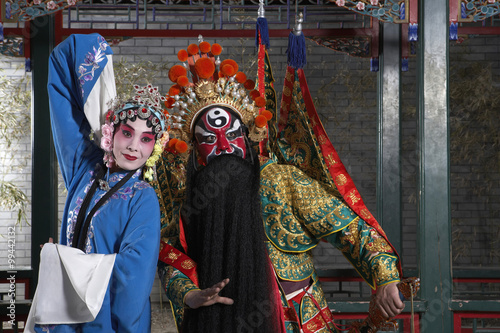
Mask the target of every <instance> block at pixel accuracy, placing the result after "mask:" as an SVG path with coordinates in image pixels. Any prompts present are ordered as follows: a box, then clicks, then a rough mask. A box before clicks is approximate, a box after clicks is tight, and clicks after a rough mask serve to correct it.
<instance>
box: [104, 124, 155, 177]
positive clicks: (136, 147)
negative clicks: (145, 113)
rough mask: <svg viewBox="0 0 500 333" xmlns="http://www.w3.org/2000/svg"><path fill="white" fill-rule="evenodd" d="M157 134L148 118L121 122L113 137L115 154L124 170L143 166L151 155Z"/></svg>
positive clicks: (118, 163)
mask: <svg viewBox="0 0 500 333" xmlns="http://www.w3.org/2000/svg"><path fill="white" fill-rule="evenodd" d="M154 145H155V136H154V134H153V132H152V130H151V128H150V127H148V126H147V125H146V120H142V119H136V121H127V122H126V123H125V124H120V125H119V127H118V128H117V130H116V132H115V135H114V137H113V156H114V158H115V161H116V164H117V166H118V167H119V168H121V169H123V170H135V169H138V168H140V167H142V166H143V165H144V164H145V163H146V161H147V159H148V158H149V156H151V154H152V152H153V149H154Z"/></svg>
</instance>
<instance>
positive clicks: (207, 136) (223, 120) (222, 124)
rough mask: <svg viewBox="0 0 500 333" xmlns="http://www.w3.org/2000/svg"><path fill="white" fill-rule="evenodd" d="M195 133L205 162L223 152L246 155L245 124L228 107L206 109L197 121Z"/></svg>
mask: <svg viewBox="0 0 500 333" xmlns="http://www.w3.org/2000/svg"><path fill="white" fill-rule="evenodd" d="M194 135H195V138H196V143H197V148H198V153H199V155H200V157H201V159H202V160H203V163H205V164H207V163H210V161H211V160H212V159H213V158H214V157H216V156H220V155H223V154H234V155H236V156H240V157H241V158H245V157H246V145H245V133H244V130H243V125H242V123H241V120H240V119H239V117H238V116H237V115H235V114H234V113H233V112H232V111H230V110H229V109H228V108H227V107H224V106H219V105H215V106H213V107H211V108H209V109H208V110H207V111H205V113H203V114H202V115H201V116H200V118H199V119H198V120H197V122H196V126H195V129H194Z"/></svg>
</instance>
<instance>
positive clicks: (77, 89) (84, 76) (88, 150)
mask: <svg viewBox="0 0 500 333" xmlns="http://www.w3.org/2000/svg"><path fill="white" fill-rule="evenodd" d="M111 54H112V52H111V49H110V47H109V45H108V44H107V43H106V41H105V40H104V38H103V37H101V36H99V35H97V34H92V35H72V36H70V37H69V38H68V39H66V40H65V41H64V42H63V43H61V44H60V45H59V46H58V47H57V48H56V49H55V50H54V52H53V54H52V55H51V58H50V68H49V69H50V72H49V85H48V89H49V96H50V106H51V108H50V109H51V120H52V131H53V135H54V144H55V147H56V151H57V156H58V160H59V165H60V168H61V171H62V175H63V178H64V182H65V185H66V188H67V190H68V196H67V201H66V206H65V209H64V215H63V218H62V227H61V237H60V241H59V242H60V244H62V245H67V246H71V245H72V244H75V240H74V237H77V236H75V235H77V234H78V233H79V232H80V230H76V228H78V224H77V216H78V213H79V212H80V210H81V208H82V203H83V202H84V199H85V198H86V195H87V193H89V189H90V188H91V186H92V185H93V183H94V182H97V180H96V175H97V174H98V173H99V172H101V171H100V170H102V169H103V168H104V165H103V164H104V163H103V157H104V152H103V150H102V149H101V148H100V147H99V146H98V145H97V144H96V143H94V142H93V141H92V140H91V139H90V138H89V135H90V133H91V129H93V130H95V131H96V132H99V129H100V123H101V122H103V120H104V118H103V117H104V116H105V115H106V113H107V112H108V106H107V103H106V102H107V101H108V100H109V99H110V98H113V97H114V92H115V87H114V77H113V70H112V67H111V66H112V63H111ZM136 108H137V107H136ZM108 116H109V114H108ZM107 123H108V124H109V123H110V122H109V121H108V122H107ZM108 126H109V125H108ZM162 133H163V131H162ZM107 135H108V136H110V137H112V135H113V134H112V131H111V133H107ZM104 137H105V136H104ZM108 162H109V161H108ZM106 164H107V165H109V163H106ZM102 173H104V175H103V176H102V178H103V181H102V184H100V186H98V187H97V188H96V189H95V193H94V194H93V195H92V197H91V198H90V202H89V206H88V209H87V212H86V213H87V214H89V212H91V210H92V208H93V207H94V206H95V205H96V203H97V202H98V201H99V199H101V198H102V197H103V196H104V195H105V193H107V192H108V191H109V188H113V186H114V185H116V184H117V183H118V182H120V181H121V180H122V179H124V177H130V178H128V180H126V181H125V183H123V185H122V186H121V187H120V188H119V189H118V190H117V191H116V192H115V193H114V194H112V195H111V197H110V198H109V199H107V200H106V201H105V202H104V203H103V204H102V205H101V206H100V207H99V209H98V210H97V211H96V212H95V214H94V215H93V217H92V219H91V221H90V225H89V226H88V231H87V232H86V233H85V234H83V233H84V231H82V235H81V236H80V238H81V239H82V240H83V241H82V243H83V248H82V250H83V251H84V252H85V253H86V254H87V255H89V256H91V254H116V257H115V261H114V266H113V267H112V273H111V277H110V280H109V284H108V285H107V289H106V292H105V297H104V300H103V302H102V306H101V308H100V311H99V312H98V314H97V317H96V318H95V319H94V320H93V321H90V322H86V323H74V322H73V323H71V321H70V322H68V321H67V320H69V319H67V318H60V320H59V321H58V322H53V323H50V324H47V325H38V324H37V325H36V326H35V331H36V332H106V333H109V332H120V333H121V332H133V333H138V332H149V331H150V315H151V311H150V310H151V309H150V301H149V295H150V293H151V288H152V285H153V280H154V275H155V267H156V264H157V253H158V249H159V238H160V234H159V226H160V225H159V219H160V214H159V205H158V201H157V199H156V194H155V192H154V190H153V189H152V188H151V186H150V185H149V184H148V183H147V182H145V181H144V180H143V179H142V170H141V168H139V169H137V170H131V171H126V170H121V171H118V172H114V173H112V172H110V171H109V170H108V171H107V172H102ZM129 174H130V175H129ZM100 182H101V181H100ZM83 230H84V229H83ZM85 256H86V255H83V257H82V256H80V258H81V260H84V259H85ZM75 269H77V270H78V267H75ZM85 273H86V272H85ZM82 275H85V274H82ZM75 276H76V277H78V274H75ZM71 282H74V281H71ZM106 283H107V281H101V284H104V287H105V288H106ZM61 287H62V286H61ZM65 288H67V287H65ZM43 301H44V304H45V306H50V304H51V302H54V303H57V302H58V300H57V299H53V300H43ZM70 311H71V310H70ZM73 311H77V309H74V310H73ZM38 320H42V321H43V320H44V319H43V318H38Z"/></svg>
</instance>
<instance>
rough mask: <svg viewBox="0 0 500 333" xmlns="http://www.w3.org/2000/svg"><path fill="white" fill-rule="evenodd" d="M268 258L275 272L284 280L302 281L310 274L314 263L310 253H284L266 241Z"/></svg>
mask: <svg viewBox="0 0 500 333" xmlns="http://www.w3.org/2000/svg"><path fill="white" fill-rule="evenodd" d="M266 245H267V250H268V253H269V259H270V260H271V263H272V264H273V267H274V269H275V271H276V274H277V275H278V276H279V278H280V279H282V280H286V281H302V280H304V279H306V278H308V277H309V276H311V274H312V272H313V270H314V263H313V260H312V256H311V253H310V252H309V251H308V252H303V253H298V254H297V253H286V252H283V251H280V250H278V249H277V248H276V247H275V246H274V245H273V244H271V243H269V242H267V243H266Z"/></svg>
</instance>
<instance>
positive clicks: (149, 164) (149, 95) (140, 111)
mask: <svg viewBox="0 0 500 333" xmlns="http://www.w3.org/2000/svg"><path fill="white" fill-rule="evenodd" d="M134 89H135V95H134V96H133V98H132V99H129V100H125V99H123V98H120V97H117V98H115V99H114V100H113V101H112V102H111V106H110V109H109V111H108V113H107V115H106V121H105V123H104V125H103V126H102V138H101V148H102V149H104V152H105V154H104V162H105V163H106V166H108V167H110V166H111V165H112V164H113V163H114V159H113V134H114V126H115V125H118V124H119V123H120V122H126V121H128V120H135V119H137V118H139V119H142V120H145V121H146V124H147V126H148V127H150V128H151V129H152V130H153V134H154V135H155V139H156V143H155V146H154V149H153V153H152V154H151V156H150V157H149V158H148V160H147V161H146V171H145V173H144V177H145V178H146V179H148V180H149V181H151V180H152V178H153V167H154V165H155V163H156V161H158V159H159V158H160V155H161V153H162V152H163V148H164V147H165V145H166V144H167V142H168V140H169V134H168V131H167V130H168V126H169V124H170V122H171V119H170V117H169V115H168V113H167V112H166V111H165V110H164V109H163V105H164V103H165V100H166V98H165V97H164V96H162V95H161V94H160V93H159V91H158V88H157V87H153V86H151V85H148V86H145V87H141V86H137V85H136V86H134Z"/></svg>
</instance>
